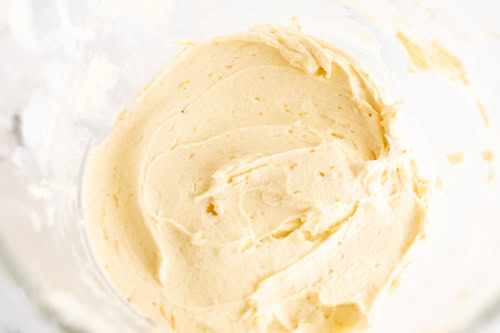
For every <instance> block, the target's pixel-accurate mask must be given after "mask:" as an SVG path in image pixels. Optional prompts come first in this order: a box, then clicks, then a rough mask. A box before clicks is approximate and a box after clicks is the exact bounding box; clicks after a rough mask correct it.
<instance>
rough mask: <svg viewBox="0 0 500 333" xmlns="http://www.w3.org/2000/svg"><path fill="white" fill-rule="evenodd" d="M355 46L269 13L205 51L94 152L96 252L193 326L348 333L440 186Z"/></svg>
mask: <svg viewBox="0 0 500 333" xmlns="http://www.w3.org/2000/svg"><path fill="white" fill-rule="evenodd" d="M396 111H397V106H396V105H391V104H390V102H389V101H388V98H387V97H386V96H385V94H384V92H383V90H382V89H381V88H380V87H379V86H377V84H376V83H375V82H374V81H373V80H372V79H371V78H370V76H369V75H368V74H367V73H366V72H365V71H364V70H363V69H362V68H361V67H360V65H359V64H358V63H357V61H356V60H355V59H353V58H352V57H351V56H349V55H348V54H346V53H345V52H343V51H342V50H340V49H338V48H336V47H335V46H333V45H331V44H329V43H327V42H325V41H322V40H319V39H317V38H314V37H311V36H308V35H306V34H303V33H301V32H298V31H295V30H293V29H288V28H283V27H274V26H257V27H255V28H253V29H252V30H250V31H248V32H243V33H238V34H235V35H233V36H226V37H219V38H215V39H212V40H209V41H206V42H202V43H199V44H196V45H194V46H191V47H189V48H187V49H186V50H184V51H183V52H182V53H181V54H179V56H178V57H177V58H176V59H175V61H174V62H173V64H172V65H171V68H170V69H169V70H168V71H166V72H165V73H163V74H161V75H160V76H159V78H158V79H157V80H155V81H154V82H153V83H152V84H150V85H149V87H148V88H147V89H146V90H145V91H144V92H143V93H142V95H141V96H140V97H139V98H138V100H137V101H136V102H135V104H134V105H133V106H132V108H131V109H130V110H129V111H128V112H125V113H124V114H122V116H120V119H119V121H118V123H117V124H116V126H115V128H114V129H113V131H112V133H111V134H110V136H109V137H108V138H107V139H106V140H105V141H104V142H103V143H102V144H100V145H99V146H98V147H97V148H96V150H95V151H94V152H93V153H92V154H91V160H90V163H89V167H88V170H87V174H86V180H85V201H86V207H87V217H88V223H89V229H90V234H91V238H92V242H93V248H94V250H95V253H96V256H97V257H98V259H99V261H100V263H101V264H102V266H103V267H104V269H105V270H106V271H107V273H108V276H109V278H110V279H111V281H112V282H113V283H114V285H115V286H116V288H117V289H118V290H119V291H120V293H121V294H122V295H123V296H124V297H125V298H126V299H127V300H128V301H129V302H130V303H131V304H133V305H134V306H135V307H136V308H137V309H138V310H139V311H140V312H141V313H142V314H144V315H145V316H147V317H148V318H150V319H151V320H153V321H154V322H156V323H157V324H158V325H159V326H160V327H163V328H165V329H167V330H168V329H170V330H173V331H177V332H291V331H294V332H332V331H342V330H343V329H353V328H354V329H360V328H363V327H365V326H366V325H367V323H368V317H369V314H370V310H371V308H372V307H373V305H374V303H375V301H377V300H378V299H379V296H380V295H382V294H383V291H384V290H385V289H387V287H388V286H389V285H390V283H391V281H392V280H393V279H394V277H395V276H396V275H397V274H398V272H399V271H400V268H401V267H402V266H403V265H404V264H405V263H407V261H408V260H407V257H408V252H409V251H410V250H411V249H412V248H413V247H414V245H415V244H416V243H417V242H418V240H420V239H421V238H423V237H424V224H425V220H426V200H425V193H426V189H427V182H425V181H423V180H422V179H420V178H419V177H418V174H417V171H416V166H415V162H414V161H413V160H412V158H411V156H410V154H409V153H407V151H406V150H405V148H404V147H403V146H402V145H401V143H400V142H399V140H398V139H397V137H395V135H394V128H393V127H394V124H393V122H394V117H395V113H396Z"/></svg>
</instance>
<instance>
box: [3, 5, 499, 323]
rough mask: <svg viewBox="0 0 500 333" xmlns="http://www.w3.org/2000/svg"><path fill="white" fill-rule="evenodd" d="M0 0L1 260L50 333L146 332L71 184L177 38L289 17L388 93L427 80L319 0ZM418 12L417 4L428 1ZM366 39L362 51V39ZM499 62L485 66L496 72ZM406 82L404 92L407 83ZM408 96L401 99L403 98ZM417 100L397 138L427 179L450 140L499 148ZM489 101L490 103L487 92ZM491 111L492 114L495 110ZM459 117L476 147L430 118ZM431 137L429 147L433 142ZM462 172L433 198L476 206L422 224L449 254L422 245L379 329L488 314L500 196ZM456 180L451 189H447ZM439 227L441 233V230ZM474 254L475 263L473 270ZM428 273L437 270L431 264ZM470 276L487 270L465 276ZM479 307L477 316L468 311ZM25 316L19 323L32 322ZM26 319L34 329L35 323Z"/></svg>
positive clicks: (374, 32) (385, 40)
mask: <svg viewBox="0 0 500 333" xmlns="http://www.w3.org/2000/svg"><path fill="white" fill-rule="evenodd" d="M356 3H358V2H356ZM365 3H367V2H366V1H365ZM390 3H391V4H392V7H391V8H392V9H391V10H396V11H400V12H401V13H406V15H408V13H409V12H411V11H412V10H414V8H417V7H418V6H417V7H414V5H412V3H413V2H411V1H399V2H396V1H390ZM2 6H4V7H5V10H0V11H1V12H3V14H2V15H3V16H2V17H1V18H2V26H1V27H0V45H2V52H1V53H2V54H1V55H0V57H1V58H0V59H2V61H1V62H0V65H1V67H0V68H1V71H2V74H1V75H0V83H1V84H2V101H1V103H0V104H1V105H2V110H1V111H0V112H1V113H0V199H1V200H0V216H1V220H2V221H1V223H0V261H1V264H2V271H3V272H4V274H3V275H4V276H5V277H4V278H5V279H6V282H5V283H9V284H8V285H9V287H5V288H6V289H8V290H7V292H8V293H9V295H10V297H20V298H22V299H25V300H27V302H28V303H29V306H30V307H34V308H36V311H35V314H34V315H33V316H39V315H40V316H41V318H42V319H41V321H39V323H41V322H43V323H45V324H47V323H49V326H48V328H47V332H55V331H58V330H66V331H75V332H146V331H153V330H155V328H154V327H153V325H152V323H150V322H149V321H148V320H146V319H144V318H143V317H142V316H141V315H140V314H138V313H137V312H136V311H135V310H134V309H132V308H131V307H130V306H129V304H128V302H127V300H126V299H123V298H122V297H121V296H120V295H119V294H118V293H117V292H116V291H115V290H114V288H113V286H112V285H111V284H110V282H109V281H108V280H107V279H106V277H105V275H104V273H103V272H102V271H101V270H100V269H99V268H98V266H97V264H96V261H95V258H94V255H93V253H92V249H91V247H90V245H89V239H88V235H87V231H86V222H85V214H84V211H83V209H82V199H81V197H80V196H81V192H80V189H81V183H82V177H83V173H84V169H85V163H86V160H87V156H88V153H89V151H90V150H91V149H92V147H94V146H95V145H96V144H97V143H99V142H100V141H101V140H102V139H103V138H104V137H105V136H106V134H107V133H109V131H110V129H111V128H112V126H113V123H114V120H115V119H116V117H117V115H118V114H119V113H120V112H121V111H122V109H123V108H124V107H126V106H127V105H130V104H131V103H132V102H133V100H134V96H136V93H137V92H138V91H140V90H141V89H142V88H143V87H145V86H146V85H147V83H148V82H149V81H150V80H151V79H152V78H154V77H156V76H157V75H158V73H159V72H161V71H162V70H164V69H165V68H167V67H168V64H169V62H170V61H171V60H172V59H173V57H174V56H175V54H176V53H177V52H179V51H180V50H181V49H182V48H183V47H184V46H183V44H185V43H187V40H190V39H192V40H201V39H205V38H209V37H213V36H216V35H222V34H228V33H234V32H237V31H241V30H247V29H248V28H250V27H251V26H252V25H254V24H258V23H272V24H281V25H289V24H290V20H291V17H292V16H297V17H298V22H299V24H301V25H302V26H303V28H304V30H305V31H306V32H308V33H311V34H315V35H319V36H320V37H323V38H325V39H328V40H331V41H332V42H334V43H336V44H338V45H339V46H341V47H343V48H345V49H346V50H348V51H349V52H350V53H352V54H353V55H355V56H356V57H357V58H358V59H359V60H360V61H361V62H362V63H363V65H364V66H365V67H367V68H369V69H370V72H371V73H374V75H375V76H376V77H377V79H379V80H381V81H383V82H384V84H385V85H386V86H388V88H389V91H390V92H391V94H392V95H393V97H394V98H395V99H398V98H404V97H405V96H406V95H405V94H408V90H409V91H413V89H417V91H419V90H418V89H424V88H425V85H426V81H425V80H424V81H422V82H410V81H411V79H409V78H408V77H409V76H408V73H407V71H406V66H407V64H406V63H405V61H402V60H401V59H403V60H404V59H405V58H404V57H403V58H401V54H404V53H402V52H404V51H403V49H402V48H398V47H397V46H396V44H394V42H393V41H391V40H390V38H389V36H388V35H387V34H386V33H385V32H384V30H383V29H380V28H379V27H378V26H377V25H376V24H375V23H373V20H372V19H371V18H370V16H369V15H365V14H366V13H363V11H362V10H361V9H359V8H360V7H348V6H346V5H344V4H342V3H334V2H331V1H326V0H317V1H309V2H305V1H295V0H294V1H290V0H287V1H281V0H280V1H274V2H269V1H264V0H258V1H251V2H249V1H240V2H235V1H223V0H216V1H189V2H187V1H178V2H175V1H166V2H165V1H156V0H148V1H142V2H141V1H97V0H96V1H90V2H83V1H82V2H65V1H55V2H52V1H32V2H31V1H29V0H23V1H15V2H12V3H10V4H9V6H7V5H6V4H5V3H3V5H2ZM372 7H373V6H372ZM380 8H382V7H380ZM380 8H379V9H380ZM384 8H386V7H384ZM387 8H389V7H387ZM418 8H419V11H421V12H425V10H426V9H425V7H418ZM383 10H385V9H383ZM450 13H451V12H450ZM449 15H451V14H449ZM417 21H418V20H417ZM356 25H357V26H358V28H356V29H354V30H356V32H355V33H352V34H350V35H346V31H347V30H349V31H351V30H353V26H356ZM344 29H345V30H344ZM354 30H353V31H354ZM367 34H368V35H367ZM367 36H368V37H367ZM367 38H368V39H367ZM184 39H185V40H184ZM366 42H368V45H370V44H371V46H369V47H365V46H366ZM494 50H495V49H494ZM492 52H493V51H492ZM495 52H496V53H495ZM377 53H378V54H377ZM495 55H496V56H495ZM498 57H500V50H499V47H498V45H497V46H496V51H494V52H493V53H491V54H488V55H487V56H483V58H481V59H483V60H484V61H485V62H486V63H487V62H490V63H493V64H494V63H495V60H494V59H498ZM374 59H375V60H374ZM379 61H380V62H383V63H384V64H385V65H386V72H384V71H382V70H381V69H380V67H378V66H377V64H378V62H379ZM406 61H407V59H406ZM497 67H498V66H496V67H495V66H494V65H493V69H494V70H495V71H496V73H497V74H498V68H497ZM483 72H484V71H483ZM485 75H486V79H484V80H486V82H487V83H485V85H486V86H488V87H493V86H494V82H493V81H491V80H494V79H495V77H497V78H498V77H500V75H496V76H495V73H486V74H485ZM490 77H491V79H490ZM7 78H8V80H7ZM417 81H418V80H417ZM497 81H498V79H497ZM492 82H493V83H492ZM411 85H414V87H415V88H409V87H410V86H411ZM402 86H403V88H402ZM497 86H498V85H497ZM411 87H413V86H411ZM423 87H424V88H423ZM441 88H442V87H441ZM441 88H440V89H441ZM442 89H444V90H443V91H444V94H445V95H446V94H457V92H456V91H454V92H452V91H451V90H450V91H447V90H446V89H448V88H442ZM449 89H452V88H449ZM453 89H455V88H453ZM489 89H490V92H488V91H486V92H485V91H482V92H481V94H483V95H485V96H486V97H485V98H486V99H487V98H488V96H490V95H491V96H494V93H493V90H492V89H493V88H489ZM440 94H441V93H440V92H435V91H434V92H433V91H431V89H427V90H425V89H424V95H425V96H426V98H427V99H430V100H437V102H435V103H445V102H446V99H445V98H441V99H439V98H438V97H439V95H440ZM489 94H490V95H489ZM481 96H482V95H481ZM407 97H408V96H407ZM409 97H410V100H412V96H411V94H410V96H409ZM413 97H414V96H413ZM413 99H415V98H413ZM414 102H415V101H414ZM421 103H423V104H421V105H419V104H418V103H417V102H415V103H414V104H413V109H411V107H410V108H409V110H410V111H409V112H408V115H407V116H406V120H404V119H403V126H402V127H403V129H406V130H408V131H410V132H411V133H412V135H408V136H409V138H408V139H409V141H411V142H412V143H413V145H414V146H415V147H416V148H415V153H416V155H417V157H420V160H424V161H429V163H426V162H425V163H423V164H424V168H423V169H424V171H426V170H427V171H426V172H428V173H429V174H433V173H435V172H438V171H441V170H448V169H445V167H442V165H443V163H444V162H441V160H442V159H444V154H443V151H446V149H453V148H454V147H455V146H454V144H456V143H462V146H461V147H462V148H463V149H465V150H468V151H475V149H479V148H477V147H478V145H483V146H485V147H486V146H487V147H488V148H491V149H497V148H498V144H496V143H495V144H493V143H492V142H494V141H495V140H496V139H498V143H500V137H498V136H494V135H495V134H492V135H493V138H494V139H491V137H490V134H491V133H490V132H494V130H493V129H494V128H498V127H495V126H497V125H496V124H493V125H492V127H491V128H493V129H490V130H489V132H488V133H486V132H485V131H483V130H482V129H481V125H478V124H476V122H477V121H476V119H475V118H474V117H473V116H472V115H470V114H469V113H468V112H469V111H462V110H461V109H460V107H461V104H463V103H466V104H467V103H468V100H467V101H465V100H464V99H460V98H458V99H457V101H455V102H454V103H455V104H453V107H456V108H457V114H458V116H457V117H455V118H456V119H455V121H456V122H455V123H453V122H451V123H449V124H447V122H448V120H449V117H450V116H449V114H447V113H445V114H443V115H435V116H432V117H431V118H432V119H430V120H429V119H427V118H428V117H427V116H428V114H427V115H426V114H425V112H419V111H421V110H419V107H420V106H422V110H424V109H425V108H426V106H425V102H421ZM495 103H496V104H495ZM409 104H410V105H411V103H409ZM489 104H490V105H493V106H495V105H496V106H499V107H500V105H499V103H498V99H497V100H492V101H490V103H489ZM499 109H500V108H499ZM411 110H413V111H411ZM428 112H431V111H428ZM424 116H425V117H427V118H425V117H424ZM491 116H492V117H491V121H492V123H493V122H494V121H495V120H496V119H495V117H494V115H491ZM424 118H425V119H424ZM426 119H427V120H426ZM464 124H465V125H468V126H469V128H468V130H467V131H468V132H469V133H468V134H469V135H471V136H474V137H475V138H476V139H474V140H472V141H473V143H470V144H467V143H466V141H464V140H463V139H462V137H463V136H464V135H467V133H464V130H458V129H457V130H456V131H452V130H450V131H447V132H446V133H448V134H449V135H448V134H447V135H448V136H445V135H443V134H442V133H441V134H440V128H441V126H448V127H450V128H451V127H455V126H464ZM467 131H465V132H467ZM429 133H430V134H429ZM496 133H497V134H498V132H496ZM435 138H437V140H438V141H440V143H436V141H435V140H434V139H435ZM492 140H493V141H492ZM441 141H442V142H441ZM438 148H439V149H438ZM471 163H472V162H471ZM480 163H481V162H477V163H476V164H480ZM473 164H474V163H473ZM476 164H474V165H470V166H469V167H470V168H474V167H477V168H481V170H483V169H484V170H486V167H485V166H484V165H482V164H481V165H479V166H478V165H476ZM490 167H491V168H493V166H490ZM467 170H469V169H467ZM470 170H472V169H470ZM484 170H483V171H484ZM464 172H465V171H463V170H462V171H460V170H459V171H457V169H452V170H451V171H450V172H449V173H447V172H446V171H445V173H447V174H446V175H445V176H443V178H445V181H446V180H447V181H448V183H450V184H452V187H451V189H450V188H449V192H450V191H451V192H453V191H455V190H456V191H459V192H460V193H462V192H463V193H465V192H468V193H469V195H467V196H465V195H456V196H454V197H453V195H452V198H451V199H443V198H441V199H439V197H440V196H439V195H438V196H436V197H438V199H436V200H437V201H439V200H441V201H443V200H450V202H452V203H453V204H450V205H464V206H467V205H469V206H470V205H471V202H472V201H473V203H472V205H473V209H472V208H471V209H469V210H463V211H462V210H460V209H459V207H458V206H457V207H455V208H453V209H456V210H457V211H456V212H451V213H450V212H447V213H445V214H441V215H436V216H440V218H441V219H447V220H452V219H457V220H456V224H455V225H454V227H450V225H452V224H450V223H441V224H439V223H438V222H434V221H431V223H436V224H438V226H437V227H435V229H437V230H441V231H442V233H441V234H440V233H439V232H438V233H437V235H438V236H436V237H437V240H436V242H443V244H444V245H443V246H442V247H439V249H443V248H445V247H448V246H450V247H451V248H448V249H447V251H448V252H447V251H438V252H432V255H429V253H428V254H427V256H428V257H429V256H433V255H434V254H436V255H435V258H434V259H435V260H434V261H433V260H431V259H429V262H428V263H427V266H426V267H427V268H428V269H427V270H424V272H425V273H421V274H420V275H418V274H417V275H416V276H418V278H419V279H421V282H420V284H415V283H414V284H412V283H410V284H409V286H407V287H406V289H405V290H406V292H403V293H402V294H401V295H402V296H400V298H399V299H398V298H397V297H396V298H395V300H394V301H393V302H392V303H389V306H388V307H387V309H386V310H385V312H384V311H382V313H381V315H380V318H382V319H381V320H386V321H387V323H386V324H385V325H382V327H384V328H385V329H384V330H383V331H385V332H388V331H390V330H392V331H397V330H398V328H401V327H404V322H407V323H411V325H413V323H414V322H418V321H419V320H420V321H422V322H425V321H426V318H427V319H429V318H430V315H429V313H434V316H433V317H432V319H429V321H430V322H432V323H430V324H429V325H432V328H434V329H435V328H436V327H438V328H439V327H442V328H445V327H446V329H445V330H449V329H455V330H456V329H465V330H466V331H468V332H470V331H471V330H472V327H476V329H477V330H479V329H480V327H483V326H484V325H485V323H486V321H487V320H486V319H485V318H486V317H488V318H489V317H493V315H492V314H493V313H495V311H494V307H495V299H496V296H497V292H499V291H500V274H499V272H498V269H497V268H495V267H491V266H494V263H496V262H497V261H498V255H499V254H500V251H498V249H499V247H498V245H496V240H495V237H493V236H494V233H495V231H496V232H498V231H500V227H499V226H498V225H495V223H498V222H500V221H499V216H500V213H499V210H498V209H499V208H498V207H496V206H498V203H497V202H496V203H495V198H496V201H498V198H499V197H500V196H498V193H499V192H498V190H499V187H498V182H493V183H492V184H489V185H488V184H486V182H482V181H481V182H478V181H477V179H476V178H474V177H470V179H464V178H467V177H465V176H464ZM455 183H456V184H459V185H457V187H453V184H455ZM445 184H446V182H445ZM471 194H473V195H471ZM476 201H477V202H476ZM450 205H448V206H447V205H446V203H445V204H444V205H443V206H441V207H447V208H448V209H449V208H450V207H451V206H450ZM436 206H439V205H436ZM442 210H444V211H446V209H442ZM474 212H476V213H477V214H474ZM479 219H480V220H481V221H485V222H484V223H481V224H478V227H477V228H473V227H471V226H472V225H473V224H475V223H478V220H479ZM450 228H452V230H451V229H450ZM471 230H472V231H471ZM445 231H446V232H445ZM447 231H449V232H447ZM443 234H446V235H447V237H441V238H440V236H439V235H443ZM431 235H432V233H431ZM431 238H432V237H431ZM472 240H473V241H472ZM464 247H465V248H467V251H464ZM456 248H457V249H458V248H460V249H461V251H459V252H457V253H458V255H460V256H465V257H464V258H463V260H464V264H462V265H459V264H450V265H449V266H445V267H443V263H445V262H446V261H447V257H446V255H444V254H442V253H448V254H449V253H450V251H451V249H456ZM433 251H436V250H433ZM457 251H458V250H457ZM467 253H468V254H469V257H467V256H466V255H467ZM495 259H496V261H495ZM475 261H481V262H483V264H482V265H479V264H477V265H472V264H471V263H472V262H475ZM488 263H489V264H488ZM424 266H425V264H424ZM478 267H479V268H478ZM417 268H418V267H417ZM417 268H415V270H417ZM434 268H435V270H434V271H433V272H435V273H434V274H430V273H428V272H429V271H432V269H434ZM429 269H430V270H429ZM471 272H473V273H471ZM476 275H481V276H483V277H484V278H483V279H482V280H481V279H476ZM454 276H455V278H456V279H457V280H460V281H462V280H464V281H466V282H464V283H463V286H465V287H464V288H462V289H463V290H462V289H460V290H462V291H463V294H462V295H461V296H460V295H458V296H456V297H458V298H456V299H455V298H454V297H455V295H454V294H453V295H452V293H454V292H457V290H458V289H457V290H448V289H447V288H446V287H443V284H447V283H448V282H447V281H450V279H453V277H454ZM469 280H470V281H469ZM477 281H482V282H480V284H481V285H477V286H476V287H475V288H469V287H470V286H474V285H475V284H476V283H478V282H477ZM6 285H7V284H6ZM419 288H420V289H419ZM422 288H424V289H425V290H426V291H425V292H424V293H423V296H422V299H425V300H426V301H427V302H423V301H419V302H420V303H418V302H417V303H418V304H416V305H415V304H413V305H412V306H408V307H406V305H405V304H407V303H414V302H409V299H412V298H411V297H412V296H408V295H414V293H415V292H417V293H420V292H419V290H422ZM467 288H468V289H467ZM0 290H1V289H0ZM415 290H417V291H415ZM412 292H413V294H412ZM441 292H442V294H441ZM433 293H434V294H435V295H439V296H438V297H437V298H436V299H435V300H434V302H433V298H432V297H431V296H430V295H433ZM466 293H472V296H470V295H466ZM460 297H462V299H460ZM429 300H430V301H429ZM456 302H458V303H456ZM459 302H463V304H464V305H463V306H462V305H460V304H459ZM0 304H1V303H0ZM391 304H392V305H391ZM401 304H403V305H401ZM447 304H448V305H447ZM450 304H453V305H450ZM491 304H493V306H491ZM401 306H403V309H400V312H398V316H400V318H399V319H397V320H396V319H394V318H391V313H393V312H392V310H394V309H395V308H398V307H399V308H401ZM464 307H467V309H469V308H470V309H472V310H470V311H468V312H463V313H462V312H461V311H462V310H460V309H463V308H464ZM484 309H487V310H484ZM450 313H451V315H450ZM453 313H455V314H456V316H458V317H460V316H462V317H463V318H461V320H457V322H456V323H455V324H453V325H451V324H450V323H448V322H445V320H442V322H440V320H439V318H438V317H439V316H443V318H444V316H447V317H446V318H449V317H450V316H453ZM479 314H482V317H478V316H479ZM26 316H27V317H26V318H23V321H24V320H26V321H29V320H35V319H31V318H28V314H26ZM477 318H480V319H479V321H478V319H477ZM39 320H40V319H39ZM391 321H394V322H399V325H403V326H398V324H397V323H396V324H394V326H391V325H392V324H390V322H391ZM478 322H479V323H480V324H478ZM448 324H450V325H448ZM39 325H42V324H39ZM35 327H37V330H40V331H41V326H35ZM390 327H394V328H390ZM426 327H427V328H429V327H431V326H426V325H424V324H422V325H420V326H414V327H413V330H405V331H407V332H410V331H414V332H422V330H421V329H425V328H426Z"/></svg>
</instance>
